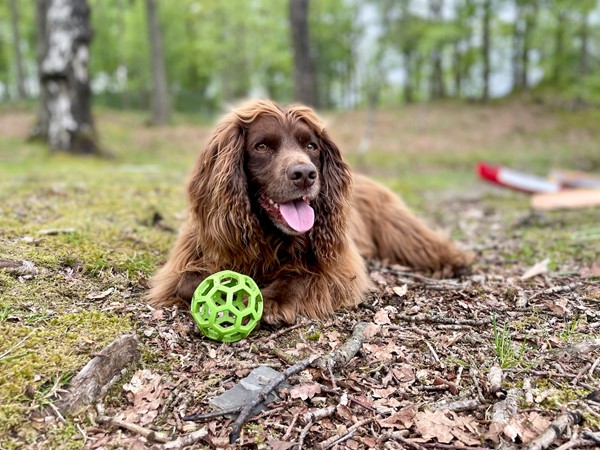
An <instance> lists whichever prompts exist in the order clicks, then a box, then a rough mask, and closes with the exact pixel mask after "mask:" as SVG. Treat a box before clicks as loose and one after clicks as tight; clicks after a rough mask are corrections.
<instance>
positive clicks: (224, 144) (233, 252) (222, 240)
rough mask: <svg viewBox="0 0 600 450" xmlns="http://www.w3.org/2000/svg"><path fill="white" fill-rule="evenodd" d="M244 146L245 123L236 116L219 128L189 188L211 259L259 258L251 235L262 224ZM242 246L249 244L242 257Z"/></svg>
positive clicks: (229, 117)
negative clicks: (254, 210) (253, 201)
mask: <svg viewBox="0 0 600 450" xmlns="http://www.w3.org/2000/svg"><path fill="white" fill-rule="evenodd" d="M244 145H245V138H244V123H243V122H241V121H240V120H239V118H238V116H237V115H236V114H235V113H232V114H230V115H229V116H226V117H225V118H224V119H223V120H222V121H221V122H220V123H219V124H218V125H217V127H216V129H215V131H214V133H213V135H212V136H211V137H210V140H209V143H208V145H207V147H206V148H205V149H204V150H203V151H202V152H201V153H200V156H199V158H198V161H197V163H196V167H195V169H194V171H193V173H192V177H191V179H190V182H189V185H188V195H189V200H190V206H191V213H192V215H193V216H194V222H195V223H196V226H197V227H198V230H197V231H198V235H199V242H202V249H201V251H202V253H203V254H204V255H205V256H206V257H208V258H211V259H212V258H214V259H215V260H216V259H223V258H224V257H229V259H230V260H236V261H239V260H240V259H241V258H243V257H244V256H246V257H248V258H252V257H255V256H256V255H253V248H252V242H253V239H252V236H251V234H252V232H253V230H254V229H255V226H258V224H255V223H254V222H255V220H256V219H255V218H254V216H253V214H252V212H251V207H250V199H249V197H248V195H249V194H248V182H247V178H246V173H245V171H244ZM240 243H243V244H244V245H245V244H247V245H248V247H247V248H246V249H247V252H246V254H245V255H240V254H239V251H240Z"/></svg>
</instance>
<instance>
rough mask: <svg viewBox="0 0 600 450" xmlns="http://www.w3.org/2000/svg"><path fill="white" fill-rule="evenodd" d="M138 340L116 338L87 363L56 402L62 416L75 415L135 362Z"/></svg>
mask: <svg viewBox="0 0 600 450" xmlns="http://www.w3.org/2000/svg"><path fill="white" fill-rule="evenodd" d="M137 346H138V339H137V337H136V336H135V335H134V334H126V335H122V336H119V337H118V338H117V339H115V340H114V341H113V342H111V343H110V344H109V345H107V346H106V347H104V349H103V350H102V351H101V352H100V353H99V354H98V355H97V356H96V357H95V358H94V359H92V360H91V361H90V362H88V363H87V364H86V365H85V366H84V367H83V369H81V371H80V372H79V373H78V374H77V375H75V377H74V378H73V379H72V380H71V382H70V383H69V387H68V388H67V394H66V395H65V396H64V397H63V398H61V399H60V400H59V401H58V402H56V407H57V409H58V410H59V411H60V413H61V414H62V415H66V414H71V413H77V412H79V410H80V409H82V408H84V407H86V406H88V405H90V404H91V403H93V402H94V401H96V400H97V399H98V398H100V397H102V395H104V394H106V391H107V390H108V388H109V387H110V386H111V385H112V384H113V383H114V382H115V381H116V380H117V379H118V378H119V377H120V375H121V370H123V369H124V368H125V367H127V366H128V365H129V364H131V363H132V362H133V361H135V360H137V359H138V358H139V356H140V353H139V351H138V348H137Z"/></svg>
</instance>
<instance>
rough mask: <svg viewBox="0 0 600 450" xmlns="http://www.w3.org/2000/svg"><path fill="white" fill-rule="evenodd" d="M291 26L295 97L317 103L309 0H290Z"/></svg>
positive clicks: (300, 100)
mask: <svg viewBox="0 0 600 450" xmlns="http://www.w3.org/2000/svg"><path fill="white" fill-rule="evenodd" d="M289 6H290V11H289V13H290V16H289V18H290V28H291V31H292V47H293V51H294V98H295V99H296V100H297V101H299V102H302V103H305V104H307V105H310V106H318V105H317V93H316V76H315V71H314V67H313V63H312V59H311V55H310V36H309V30H308V0H290V5H289Z"/></svg>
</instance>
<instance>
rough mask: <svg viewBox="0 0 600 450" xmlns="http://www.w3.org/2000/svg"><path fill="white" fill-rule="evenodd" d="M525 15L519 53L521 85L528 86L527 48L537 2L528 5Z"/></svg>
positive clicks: (533, 26) (529, 43)
mask: <svg viewBox="0 0 600 450" xmlns="http://www.w3.org/2000/svg"><path fill="white" fill-rule="evenodd" d="M528 6H529V8H528V9H527V10H526V15H525V28H524V29H523V47H522V53H521V87H523V88H524V89H528V88H529V50H530V49H531V35H532V34H533V30H534V29H535V26H536V23H537V3H535V2H533V3H532V4H529V5H528Z"/></svg>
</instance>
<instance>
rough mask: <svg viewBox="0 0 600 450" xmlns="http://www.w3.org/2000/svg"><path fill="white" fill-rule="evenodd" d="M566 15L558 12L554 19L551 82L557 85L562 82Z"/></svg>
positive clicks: (563, 12)
mask: <svg viewBox="0 0 600 450" xmlns="http://www.w3.org/2000/svg"><path fill="white" fill-rule="evenodd" d="M566 21H567V14H566V12H565V11H559V12H558V15H557V17H556V33H555V35H554V56H553V61H552V62H553V65H552V81H553V82H554V83H555V84H558V83H560V82H561V80H562V66H563V64H564V61H563V58H564V48H565V26H566Z"/></svg>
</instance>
